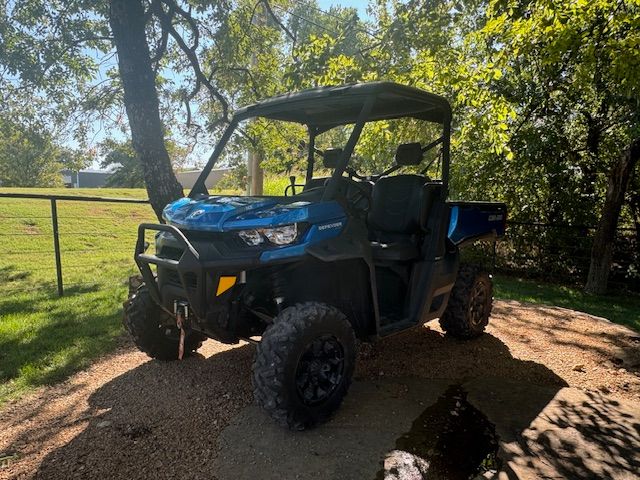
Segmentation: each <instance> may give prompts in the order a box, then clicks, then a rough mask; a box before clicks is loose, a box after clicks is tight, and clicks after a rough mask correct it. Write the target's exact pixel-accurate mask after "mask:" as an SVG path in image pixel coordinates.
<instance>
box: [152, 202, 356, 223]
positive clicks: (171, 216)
mask: <svg viewBox="0 0 640 480" xmlns="http://www.w3.org/2000/svg"><path fill="white" fill-rule="evenodd" d="M287 200H291V199H290V198H289V199H284V198H281V197H237V196H231V197H227V196H211V197H207V198H204V199H198V200H194V199H192V198H181V199H180V200H176V201H175V202H173V203H170V204H169V205H167V206H166V207H165V209H164V210H163V212H162V216H163V218H164V219H165V220H166V221H167V223H168V224H170V225H174V226H176V227H179V228H184V229H186V230H203V231H213V232H223V231H226V230H240V229H247V228H265V227H267V228H268V227H275V226H278V225H287V224H291V223H297V222H310V223H316V222H322V221H325V220H331V219H335V218H341V217H344V211H343V210H342V207H340V205H339V204H338V203H337V202H334V201H331V202H320V203H310V202H291V203H286V201H287Z"/></svg>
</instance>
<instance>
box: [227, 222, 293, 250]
mask: <svg viewBox="0 0 640 480" xmlns="http://www.w3.org/2000/svg"><path fill="white" fill-rule="evenodd" d="M238 236H239V237H240V238H241V239H242V240H243V241H244V243H246V244H247V245H249V246H251V247H255V246H257V245H260V244H262V243H264V239H265V238H266V239H267V240H269V242H271V243H272V244H274V245H289V244H290V243H293V242H294V241H295V240H296V238H297V237H298V226H297V224H295V223H293V224H291V225H283V226H281V227H274V228H257V229H252V230H240V231H239V232H238Z"/></svg>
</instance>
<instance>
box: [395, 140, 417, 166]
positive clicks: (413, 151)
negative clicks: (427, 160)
mask: <svg viewBox="0 0 640 480" xmlns="http://www.w3.org/2000/svg"><path fill="white" fill-rule="evenodd" d="M422 156H423V154H422V147H421V146H420V144H419V143H418V142H415V143H402V144H400V145H398V149H397V150H396V164H398V165H403V166H404V165H420V162H422Z"/></svg>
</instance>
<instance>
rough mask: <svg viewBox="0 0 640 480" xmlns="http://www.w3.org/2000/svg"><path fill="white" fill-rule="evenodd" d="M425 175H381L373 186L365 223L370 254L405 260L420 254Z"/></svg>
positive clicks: (378, 257)
mask: <svg viewBox="0 0 640 480" xmlns="http://www.w3.org/2000/svg"><path fill="white" fill-rule="evenodd" d="M425 182H426V178H425V177H423V176H421V175H396V176H393V177H383V178H381V179H380V180H378V181H377V182H376V184H375V185H374V186H373V193H372V195H371V198H372V205H371V209H370V210H369V216H368V223H369V230H370V232H371V235H370V239H371V247H372V249H373V257H374V258H375V259H377V260H392V261H407V260H411V259H413V258H416V257H418V256H419V255H420V249H419V247H418V245H419V239H420V238H419V237H420V236H421V234H422V232H423V225H424V223H425V222H424V216H425V215H426V213H427V212H426V209H425V190H424V185H425Z"/></svg>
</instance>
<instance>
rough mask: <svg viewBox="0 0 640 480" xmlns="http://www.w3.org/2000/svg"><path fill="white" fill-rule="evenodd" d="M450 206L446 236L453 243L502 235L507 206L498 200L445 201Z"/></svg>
mask: <svg viewBox="0 0 640 480" xmlns="http://www.w3.org/2000/svg"><path fill="white" fill-rule="evenodd" d="M447 205H448V206H449V208H450V216H449V232H448V236H449V239H450V240H451V242H453V244H454V245H458V246H463V245H465V244H468V243H472V242H475V241H477V240H493V239H496V238H500V237H503V236H504V232H505V228H506V223H507V206H506V205H505V204H504V203H500V202H447Z"/></svg>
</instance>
